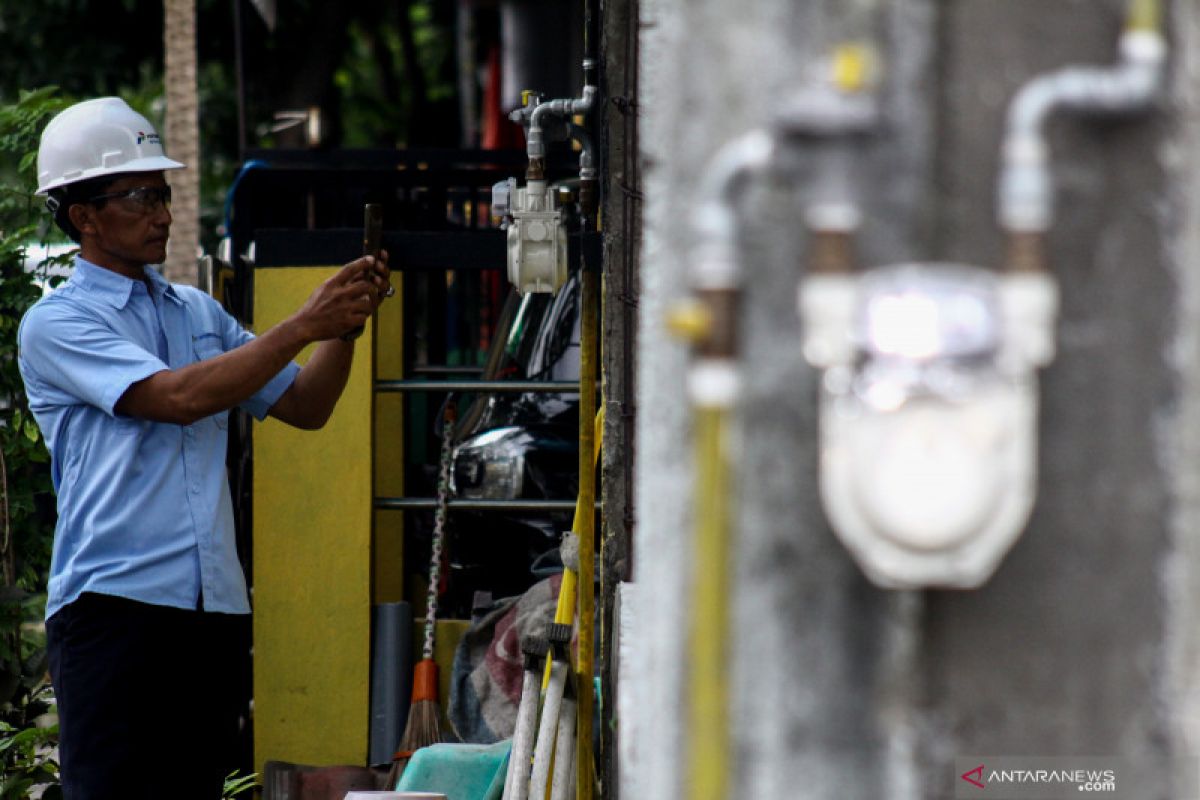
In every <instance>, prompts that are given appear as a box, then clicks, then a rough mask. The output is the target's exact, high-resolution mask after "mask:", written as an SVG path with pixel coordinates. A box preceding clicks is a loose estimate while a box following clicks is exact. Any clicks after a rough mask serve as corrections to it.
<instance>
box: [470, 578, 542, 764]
mask: <svg viewBox="0 0 1200 800" xmlns="http://www.w3.org/2000/svg"><path fill="white" fill-rule="evenodd" d="M561 585H562V574H561V573H560V574H556V575H552V576H551V577H549V578H546V579H544V580H541V581H538V582H537V583H535V584H534V585H533V586H532V587H530V588H529V590H528V591H526V592H525V594H523V595H521V596H519V597H509V598H505V599H503V600H498V601H496V603H495V604H494V605H493V606H492V607H491V608H490V609H489V610H487V611H486V612H485V613H484V614H483V615H482V616H481V617H480V618H479V619H478V620H477V621H475V622H473V623H472V624H471V627H470V628H469V629H468V630H467V632H466V634H464V635H463V637H462V639H461V640H460V641H459V643H458V649H457V650H456V651H455V653H454V666H453V669H452V670H451V678H450V707H449V708H448V709H447V716H448V717H449V718H450V722H451V724H452V725H453V726H454V730H455V732H456V733H457V734H458V736H459V737H460V738H461V739H462V740H463V741H464V742H472V743H477V744H489V743H491V742H495V741H498V740H500V739H508V738H511V737H512V735H513V729H514V728H515V727H516V722H517V706H518V705H519V704H520V702H521V683H522V680H523V678H524V671H525V667H524V662H525V659H524V657H523V656H522V655H521V639H522V637H524V636H528V635H530V634H537V635H541V634H544V633H545V630H546V626H547V625H549V624H550V623H551V622H553V621H554V609H555V607H556V606H557V605H558V590H559V587H560V586H561Z"/></svg>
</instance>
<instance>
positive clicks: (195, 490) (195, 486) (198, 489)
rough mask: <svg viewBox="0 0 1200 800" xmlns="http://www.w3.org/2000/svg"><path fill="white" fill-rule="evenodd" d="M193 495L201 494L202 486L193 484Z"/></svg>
mask: <svg viewBox="0 0 1200 800" xmlns="http://www.w3.org/2000/svg"><path fill="white" fill-rule="evenodd" d="M192 494H200V484H198V483H193V484H192Z"/></svg>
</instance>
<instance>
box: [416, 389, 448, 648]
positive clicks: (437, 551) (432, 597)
mask: <svg viewBox="0 0 1200 800" xmlns="http://www.w3.org/2000/svg"><path fill="white" fill-rule="evenodd" d="M454 418H455V409H454V404H453V402H450V403H448V404H447V405H446V412H445V415H444V416H443V418H442V461H441V469H440V471H439V472H438V485H437V510H436V511H435V512H434V515H433V548H432V552H430V554H429V594H428V596H427V597H426V598H425V647H424V650H423V652H422V657H423V658H425V659H431V658H433V632H434V628H435V627H436V626H437V607H438V588H439V584H440V583H441V582H442V546H443V543H444V541H445V538H446V508H447V506H448V505H449V502H450V462H451V453H452V451H453V445H454Z"/></svg>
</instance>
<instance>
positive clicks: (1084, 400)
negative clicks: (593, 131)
mask: <svg viewBox="0 0 1200 800" xmlns="http://www.w3.org/2000/svg"><path fill="white" fill-rule="evenodd" d="M1124 5H1125V4H1124V2H1123V1H1122V0H954V2H935V0H878V2H873V1H872V0H855V2H828V3H818V2H811V3H803V4H799V3H793V2H787V0H743V2H739V3H737V4H734V3H730V2H725V1H724V0H642V2H641V15H642V31H643V32H642V42H641V47H640V53H641V60H640V65H639V68H640V78H639V84H640V88H641V94H640V98H639V102H640V109H641V113H640V120H639V122H640V129H639V138H640V142H641V151H642V156H643V171H644V172H643V182H644V187H645V206H644V217H643V220H644V226H645V228H644V246H643V249H642V252H641V276H642V277H641V297H640V305H639V313H640V328H639V341H638V374H637V383H638V400H637V408H638V421H637V453H638V464H637V476H638V477H637V482H636V486H635V500H636V509H637V524H636V528H635V531H634V536H633V550H634V552H633V559H632V560H633V567H634V589H635V591H637V595H636V600H635V606H636V610H637V613H636V620H637V622H636V627H635V629H634V630H633V631H632V632H629V635H630V637H631V646H630V648H629V650H630V654H631V657H630V659H629V662H628V663H623V664H622V670H623V673H622V676H621V691H622V693H623V697H622V701H623V703H624V704H625V705H623V706H622V708H625V709H628V712H629V713H628V715H627V716H625V717H622V718H621V720H620V723H621V725H622V733H621V735H622V736H623V737H629V740H630V741H632V742H634V743H635V744H634V747H633V749H635V750H636V752H637V753H638V756H637V757H636V758H634V759H631V762H632V763H630V764H623V765H622V781H621V796H622V797H624V798H631V799H632V798H642V797H646V798H678V797H687V796H689V790H688V788H687V787H685V786H684V785H683V783H682V782H681V781H682V777H683V776H682V765H684V764H685V763H686V759H685V755H686V752H687V748H688V741H687V734H686V730H684V725H683V720H684V719H685V718H686V716H685V712H684V704H683V694H682V692H683V686H684V684H685V682H686V663H685V651H684V645H685V641H684V632H685V630H686V621H687V619H688V617H687V605H688V599H687V598H688V596H689V595H688V591H689V590H688V586H687V580H686V576H687V575H688V564H689V536H690V532H691V528H692V520H691V514H690V511H689V508H690V505H689V504H690V502H691V500H690V497H691V495H690V488H691V483H690V481H691V473H690V470H689V468H688V465H689V463H690V462H689V458H688V448H689V445H688V442H689V414H688V409H687V402H686V398H685V396H684V393H683V376H684V374H685V369H686V364H687V360H688V354H687V350H686V348H685V346H684V345H682V344H679V343H677V342H674V341H672V340H671V339H670V338H669V337H668V336H667V335H666V333H665V330H664V316H665V313H666V309H667V308H668V307H669V305H670V304H671V303H672V302H673V301H674V300H676V299H678V298H680V297H682V296H684V295H685V294H686V291H687V268H688V260H687V254H688V245H689V243H690V242H691V241H692V234H691V231H690V229H689V228H688V226H687V217H688V212H689V211H690V210H692V208H693V206H692V205H691V201H692V200H693V199H694V194H695V189H696V187H697V184H698V179H699V176H700V175H701V173H702V170H703V168H704V165H705V164H706V162H707V161H708V159H710V158H711V156H712V155H713V153H714V152H715V151H716V150H717V149H718V148H719V147H720V146H721V144H723V143H724V142H726V141H728V140H730V139H732V138H734V137H735V136H737V135H738V134H740V133H742V132H744V131H746V130H749V129H751V128H754V127H758V126H761V125H763V124H768V123H770V122H771V120H772V119H774V118H776V116H777V115H778V113H779V111H780V108H781V107H783V106H785V105H786V101H787V99H788V97H789V95H790V94H791V93H794V92H795V90H796V88H797V86H798V85H799V84H800V81H801V80H802V78H803V76H804V75H805V74H806V71H807V70H808V69H810V67H811V64H812V60H813V59H814V58H815V57H816V56H817V55H818V53H819V51H820V48H821V46H822V43H823V42H828V41H829V37H831V36H835V35H837V34H838V32H839V31H840V30H845V29H846V28H847V27H848V26H852V25H853V24H857V23H858V22H861V21H862V20H863V19H866V20H871V21H873V24H874V25H875V26H876V30H877V31H878V33H879V34H880V36H881V37H882V41H884V43H885V44H884V51H885V65H886V79H887V82H886V91H885V101H884V105H885V111H886V113H887V125H886V126H885V129H884V132H883V134H882V135H881V136H880V137H878V139H877V140H876V142H875V143H874V144H873V145H872V147H871V150H870V153H869V156H868V158H867V159H866V161H865V167H866V173H867V175H868V180H867V191H866V197H867V199H868V202H867V212H868V222H867V225H866V228H865V229H864V237H863V241H862V245H863V246H862V255H863V260H864V261H865V262H866V263H868V264H882V263H896V262H900V261H904V260H909V259H913V258H920V259H930V260H956V261H964V262H970V263H977V264H981V265H996V264H998V263H999V261H1000V259H1001V256H1002V238H1001V236H1000V234H999V232H998V231H997V229H996V226H995V223H994V195H995V191H994V186H995V175H996V166H997V156H998V152H999V143H1000V135H1001V123H1002V119H1003V114H1004V111H1005V109H1006V106H1007V103H1008V101H1009V99H1010V98H1011V97H1012V95H1013V94H1014V92H1015V91H1016V90H1017V89H1018V88H1019V87H1020V86H1021V85H1022V84H1023V83H1024V82H1025V81H1027V80H1028V79H1030V78H1031V77H1033V76H1034V75H1036V74H1039V73H1041V72H1043V71H1046V70H1053V69H1055V68H1058V67H1061V66H1064V65H1067V64H1074V63H1096V64H1109V63H1112V62H1113V61H1114V59H1115V55H1116V40H1117V36H1118V34H1119V32H1120V27H1121V22H1122V18H1123V15H1124ZM1169 29H1170V37H1171V39H1172V43H1173V46H1174V49H1173V54H1172V62H1171V67H1170V71H1171V79H1170V84H1171V85H1170V90H1169V92H1168V95H1167V96H1166V97H1165V98H1164V102H1163V103H1162V104H1161V107H1160V108H1159V109H1158V110H1157V111H1156V112H1155V113H1152V114H1149V115H1144V116H1140V117H1135V118H1128V119H1120V120H1097V119H1081V118H1079V117H1076V116H1068V115H1061V116H1057V117H1055V119H1054V121H1053V123H1052V124H1051V126H1050V136H1051V143H1052V147H1053V150H1054V154H1055V167H1054V176H1055V182H1056V186H1057V200H1058V202H1057V210H1058V216H1057V222H1056V224H1055V227H1054V229H1053V231H1052V232H1051V235H1050V240H1049V249H1050V255H1051V259H1052V262H1053V266H1054V270H1055V273H1056V275H1057V276H1058V278H1059V279H1060V281H1061V289H1062V311H1061V316H1060V320H1059V325H1058V347H1059V352H1058V357H1057V359H1056V360H1055V362H1054V363H1053V364H1052V365H1051V366H1050V367H1049V368H1048V369H1047V370H1046V371H1045V372H1044V373H1043V374H1042V376H1041V380H1042V410H1041V419H1040V424H1041V436H1040V448H1041V449H1040V456H1039V463H1038V468H1039V470H1040V476H1039V497H1038V502H1037V506H1036V508H1035V511H1034V515H1033V518H1032V521H1031V523H1030V525H1029V527H1028V529H1027V531H1026V533H1025V535H1024V537H1023V538H1022V539H1021V541H1020V542H1019V543H1018V544H1017V546H1016V547H1015V548H1014V550H1013V551H1012V552H1011V553H1010V554H1009V556H1008V558H1007V559H1006V561H1005V562H1004V564H1003V565H1002V566H1001V568H1000V570H999V572H998V573H997V574H996V575H995V576H994V577H993V578H992V580H991V581H990V582H989V583H988V584H987V585H986V586H984V587H983V588H982V589H979V590H977V591H970V592H944V591H942V592H888V591H883V590H880V589H877V588H874V587H873V586H872V585H871V584H869V583H868V582H867V581H866V579H865V578H863V577H862V576H861V574H860V572H859V570H858V568H857V567H856V566H855V565H854V564H853V563H852V561H851V560H850V558H849V556H848V555H847V554H846V552H845V551H844V549H843V548H842V546H841V545H840V544H839V543H838V542H837V541H836V539H835V538H834V537H833V535H832V533H831V532H830V530H829V528H828V524H827V523H826V521H825V517H824V513H823V511H822V509H821V505H820V502H819V497H818V491H817V451H816V446H815V442H816V402H815V400H816V380H817V375H816V373H814V371H813V370H811V369H810V368H809V367H808V366H807V365H806V364H805V363H804V362H803V360H802V358H801V356H800V350H799V336H800V323H799V320H798V318H797V315H796V310H795V289H796V285H797V282H798V280H799V278H800V276H801V274H802V270H803V265H802V254H803V252H804V248H805V244H806V242H805V236H804V232H803V230H802V226H801V225H800V218H801V217H800V210H801V208H802V207H803V202H804V198H805V196H806V192H807V191H808V186H809V184H806V182H805V177H806V176H807V175H808V174H809V171H810V168H811V159H812V155H811V153H809V152H806V151H804V149H803V148H797V149H795V150H793V151H790V152H789V154H788V156H787V160H788V162H789V163H788V169H787V170H781V171H780V172H779V173H778V174H776V175H774V176H772V177H770V178H768V179H764V180H762V181H759V182H757V183H755V184H754V186H752V187H751V189H750V190H749V191H748V192H747V193H746V194H745V195H744V197H743V198H742V201H741V205H740V210H741V213H742V219H743V225H742V230H743V241H744V249H743V252H744V254H745V259H744V262H743V263H744V265H745V268H746V270H747V278H748V280H747V287H746V288H747V293H746V301H745V311H746V313H745V314H744V316H743V321H742V330H741V333H742V342H743V352H744V354H745V358H744V365H745V370H746V375H747V376H748V383H747V386H746V391H745V394H744V397H743V398H742V401H741V404H740V407H739V410H738V415H737V417H738V421H737V425H736V427H737V440H738V442H739V447H738V449H737V451H738V453H739V456H738V463H737V473H738V476H739V487H738V492H737V525H736V529H737V530H736V542H737V544H736V553H735V554H734V563H733V564H732V566H731V568H732V569H733V570H734V574H735V576H736V585H737V589H736V590H735V592H734V596H733V597H732V598H731V608H732V613H733V615H734V622H735V630H736V634H735V641H734V643H733V651H734V655H733V660H732V664H731V666H732V673H733V678H732V681H733V692H734V701H733V708H734V714H733V718H732V736H733V740H732V750H731V752H732V754H733V758H734V775H735V783H736V786H737V789H738V792H737V796H739V797H755V798H789V799H790V798H798V797H803V798H838V800H852V799H853V798H881V797H886V798H942V797H952V796H953V794H954V786H955V781H956V780H958V775H957V772H956V771H955V770H954V763H953V761H954V759H955V758H956V757H958V756H966V755H969V754H992V755H1023V756H1062V755H1094V756H1121V757H1124V758H1128V759H1131V760H1133V761H1134V762H1136V763H1138V764H1140V765H1142V766H1143V767H1144V768H1145V769H1144V770H1142V771H1141V772H1140V773H1139V774H1138V775H1137V776H1136V778H1137V782H1138V783H1137V787H1136V796H1137V797H1140V798H1164V799H1165V798H1173V797H1180V796H1184V795H1182V794H1179V793H1178V792H1179V791H1181V790H1180V789H1179V788H1178V787H1177V786H1175V785H1174V783H1173V782H1174V781H1175V779H1176V777H1177V774H1178V773H1181V772H1185V771H1186V770H1187V769H1189V768H1190V767H1192V766H1194V764H1193V760H1194V756H1195V748H1194V745H1193V742H1194V740H1195V733H1196V731H1195V719H1196V715H1195V708H1196V694H1197V693H1196V683H1197V682H1196V680H1195V678H1194V677H1193V675H1194V674H1195V672H1196V666H1197V665H1196V647H1195V645H1196V636H1195V633H1194V629H1195V628H1196V625H1197V623H1198V622H1200V619H1198V618H1197V616H1196V614H1195V608H1196V600H1195V598H1194V595H1195V589H1194V587H1193V584H1194V582H1195V574H1194V573H1195V572H1196V565H1197V563H1198V562H1197V560H1196V559H1197V552H1198V547H1197V531H1198V530H1200V528H1198V526H1197V523H1200V514H1198V513H1197V512H1198V510H1200V495H1198V493H1197V486H1198V482H1197V477H1198V476H1197V469H1198V465H1200V404H1198V403H1197V399H1196V398H1197V396H1198V393H1197V391H1196V389H1197V386H1196V382H1197V373H1198V369H1197V367H1198V362H1197V353H1196V339H1197V331H1198V328H1197V322H1198V314H1197V312H1198V300H1200V285H1198V282H1197V279H1196V278H1195V277H1194V276H1193V272H1194V271H1195V267H1196V264H1197V263H1198V261H1200V234H1198V231H1200V218H1198V216H1197V208H1196V205H1197V203H1196V198H1197V197H1198V196H1200V195H1198V194H1197V192H1200V164H1198V162H1197V157H1196V155H1194V151H1195V150H1196V144H1195V143H1197V142H1200V137H1198V135H1197V134H1198V133H1200V131H1198V130H1197V119H1196V113H1197V98H1200V78H1198V77H1197V68H1198V64H1200V62H1198V61H1197V55H1196V52H1197V45H1198V44H1200V12H1197V10H1196V9H1195V8H1194V7H1193V4H1192V3H1190V2H1187V0H1181V1H1180V2H1178V3H1176V4H1175V6H1174V7H1173V9H1172V13H1171V15H1170V18H1169ZM627 749H628V748H627ZM1164 766H1165V767H1169V768H1165V769H1164V768H1163V767H1164ZM1126 788H1129V787H1126Z"/></svg>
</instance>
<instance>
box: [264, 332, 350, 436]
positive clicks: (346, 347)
mask: <svg viewBox="0 0 1200 800" xmlns="http://www.w3.org/2000/svg"><path fill="white" fill-rule="evenodd" d="M353 361H354V343H353V342H345V341H342V340H341V339H330V340H328V341H324V342H321V344H320V345H318V346H317V349H316V351H315V352H314V353H313V354H312V357H311V358H310V359H309V360H308V363H307V364H305V365H304V367H303V368H302V369H301V370H300V373H299V374H298V375H297V376H296V380H295V381H294V382H293V383H292V385H291V387H290V388H289V389H288V390H287V391H286V392H284V393H283V395H282V396H281V397H280V398H279V400H278V401H277V402H276V403H275V405H273V406H271V412H270V413H271V416H273V417H275V418H276V419H279V420H281V421H283V422H286V423H288V424H289V425H294V426H296V427H297V428H304V429H306V430H314V429H316V428H320V427H321V426H323V425H324V424H325V423H326V421H328V419H329V416H330V414H332V413H333V408H334V406H335V405H337V401H338V398H339V397H341V396H342V391H343V390H344V389H345V388H346V381H347V379H348V378H349V377H350V366H351V364H352V363H353Z"/></svg>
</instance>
